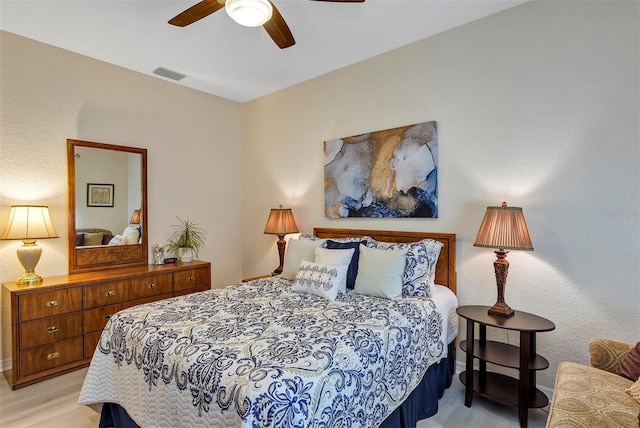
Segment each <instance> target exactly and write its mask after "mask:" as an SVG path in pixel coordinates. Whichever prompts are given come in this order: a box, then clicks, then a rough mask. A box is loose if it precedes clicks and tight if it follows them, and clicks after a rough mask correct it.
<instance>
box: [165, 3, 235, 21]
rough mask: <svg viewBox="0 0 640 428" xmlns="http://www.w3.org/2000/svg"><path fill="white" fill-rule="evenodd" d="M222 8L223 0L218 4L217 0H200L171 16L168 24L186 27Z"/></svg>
mask: <svg viewBox="0 0 640 428" xmlns="http://www.w3.org/2000/svg"><path fill="white" fill-rule="evenodd" d="M222 8H224V2H223V3H222V4H220V3H218V1H217V0H202V1H201V2H200V3H197V4H195V5H194V6H191V7H190V8H189V9H187V10H185V11H184V12H182V13H180V14H178V15H176V16H174V17H173V18H171V20H169V24H171V25H176V26H178V27H186V26H187V25H189V24H193V23H194V22H196V21H199V20H201V19H202V18H204V17H205V16H209V15H211V14H212V13H213V12H216V11H218V10H220V9H222Z"/></svg>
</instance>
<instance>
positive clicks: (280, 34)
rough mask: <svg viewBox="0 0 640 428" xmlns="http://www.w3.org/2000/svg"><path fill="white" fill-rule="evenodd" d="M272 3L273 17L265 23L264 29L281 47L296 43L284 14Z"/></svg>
mask: <svg viewBox="0 0 640 428" xmlns="http://www.w3.org/2000/svg"><path fill="white" fill-rule="evenodd" d="M271 5H272V6H273V15H271V19H270V20H268V21H267V22H266V23H265V24H264V25H263V27H264V29H265V30H267V33H269V36H271V38H272V39H273V41H274V42H276V45H278V46H279V47H280V49H285V48H288V47H290V46H293V45H295V44H296V41H295V39H294V38H293V34H291V30H290V29H289V26H288V25H287V23H286V22H285V20H284V18H283V17H282V15H280V11H279V10H278V9H277V8H276V6H275V5H274V4H273V3H271Z"/></svg>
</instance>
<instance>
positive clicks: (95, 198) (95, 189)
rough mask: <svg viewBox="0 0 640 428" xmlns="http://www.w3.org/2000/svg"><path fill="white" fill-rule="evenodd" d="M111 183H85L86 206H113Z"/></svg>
mask: <svg viewBox="0 0 640 428" xmlns="http://www.w3.org/2000/svg"><path fill="white" fill-rule="evenodd" d="M113 187H114V186H113V184H96V183H87V206H88V207H113Z"/></svg>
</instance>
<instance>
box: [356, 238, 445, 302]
mask: <svg viewBox="0 0 640 428" xmlns="http://www.w3.org/2000/svg"><path fill="white" fill-rule="evenodd" d="M367 246H368V247H370V248H378V249H380V250H397V249H407V255H406V264H405V267H404V275H403V278H402V296H403V297H414V296H415V297H429V296H431V289H432V288H433V286H434V283H435V281H434V280H435V276H436V264H437V263H438V257H439V256H440V249H441V248H442V246H443V244H442V242H439V241H434V240H433V239H423V240H422V241H418V242H411V243H406V244H405V243H389V242H377V241H374V240H371V241H369V243H368V244H367Z"/></svg>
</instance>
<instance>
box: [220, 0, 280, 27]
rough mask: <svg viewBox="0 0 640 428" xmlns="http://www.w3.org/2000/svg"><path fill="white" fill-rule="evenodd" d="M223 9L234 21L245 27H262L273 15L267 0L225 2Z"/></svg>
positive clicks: (231, 0) (232, 0)
mask: <svg viewBox="0 0 640 428" xmlns="http://www.w3.org/2000/svg"><path fill="white" fill-rule="evenodd" d="M224 8H225V10H226V11H227V14H228V15H229V16H230V17H231V18H232V19H233V20H234V21H236V22H237V23H238V24H240V25H244V26H245V27H259V26H261V25H264V23H265V22H267V21H268V20H269V19H271V15H272V14H273V7H272V6H271V2H270V1H269V0H227V1H226V2H225V5H224Z"/></svg>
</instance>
